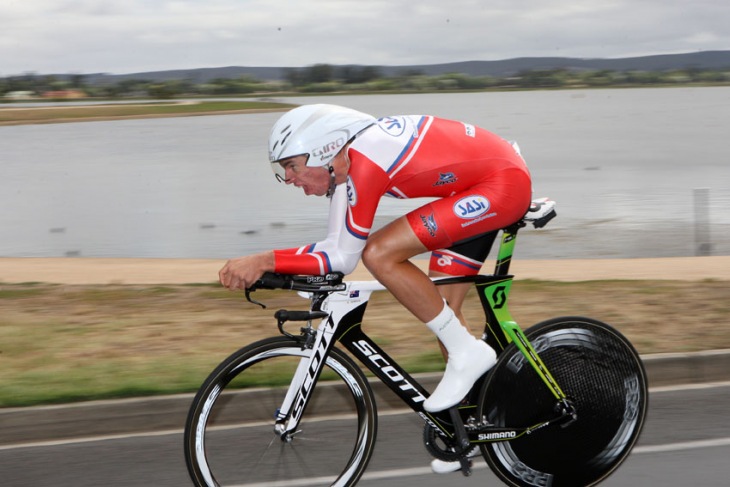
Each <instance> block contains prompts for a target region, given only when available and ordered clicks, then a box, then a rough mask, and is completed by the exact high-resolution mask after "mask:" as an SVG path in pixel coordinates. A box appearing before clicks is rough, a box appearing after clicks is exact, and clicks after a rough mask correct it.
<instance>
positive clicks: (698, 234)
mask: <svg viewBox="0 0 730 487" xmlns="http://www.w3.org/2000/svg"><path fill="white" fill-rule="evenodd" d="M694 211H695V255H697V256H706V255H712V242H711V240H710V189H709V188H695V190H694Z"/></svg>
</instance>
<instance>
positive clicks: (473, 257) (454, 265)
mask: <svg viewBox="0 0 730 487" xmlns="http://www.w3.org/2000/svg"><path fill="white" fill-rule="evenodd" d="M498 233H499V231H498V230H494V231H492V232H487V233H484V234H482V235H478V236H476V237H472V238H469V239H466V240H462V241H461V242H457V243H455V244H454V245H452V246H451V247H449V248H447V249H438V250H434V251H433V252H431V260H430V262H429V266H428V270H429V273H430V274H431V275H449V276H474V275H476V274H479V271H480V270H481V268H482V265H483V264H484V261H485V260H486V259H487V256H488V255H489V251H490V250H491V249H492V245H493V244H494V240H495V239H496V238H497V234H498Z"/></svg>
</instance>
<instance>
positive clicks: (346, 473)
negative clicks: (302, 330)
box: [185, 337, 377, 487]
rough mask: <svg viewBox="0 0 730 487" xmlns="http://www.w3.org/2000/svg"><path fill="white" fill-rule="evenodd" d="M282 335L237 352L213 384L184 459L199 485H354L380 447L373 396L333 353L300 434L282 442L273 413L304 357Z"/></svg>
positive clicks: (191, 428) (191, 426)
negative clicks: (376, 437) (376, 445)
mask: <svg viewBox="0 0 730 487" xmlns="http://www.w3.org/2000/svg"><path fill="white" fill-rule="evenodd" d="M310 354H311V350H302V348H301V346H300V344H299V342H298V341H296V340H293V339H290V338H285V337H276V338H270V339H266V340H262V341H260V342H257V343H254V344H252V345H249V346H248V347H245V348H242V349H241V350H239V351H238V352H236V353H234V354H233V355H231V356H230V357H229V358H228V359H227V360H225V361H224V362H223V363H221V365H219V366H218V368H217V369H216V370H215V371H213V373H212V374H211V375H210V376H209V377H208V378H207V379H206V381H205V382H204V383H203V385H202V387H201V388H200V390H199V391H198V394H197V395H196V396H195V399H194V400H193V404H192V406H191V408H190V412H189V414H188V419H187V421H186V424H185V460H186V463H187V466H188V471H189V473H190V476H191V478H192V480H193V482H194V484H195V485H196V486H205V487H212V486H227V485H247V486H249V485H250V486H276V485H312V486H314V485H337V486H350V485H354V484H355V483H356V482H357V480H358V479H359V478H360V476H361V475H362V473H363V471H364V470H365V467H366V466H367V463H368V461H369V459H370V455H371V454H372V450H373V446H374V444H375V436H376V428H377V416H376V410H375V403H374V400H373V395H372V391H371V389H370V386H369V384H368V382H367V380H366V379H365V377H364V375H363V374H362V372H361V371H360V369H359V368H358V367H357V365H355V364H354V363H353V362H352V360H350V359H349V358H348V357H347V356H346V355H345V354H344V353H342V352H341V351H339V350H338V349H336V348H333V349H332V350H331V352H330V355H329V357H328V358H327V361H326V366H325V367H324V369H323V371H322V375H321V377H320V379H319V382H318V383H317V384H316V386H315V389H314V392H313V395H312V397H311V399H310V402H309V404H308V405H307V409H306V411H305V412H304V415H303V417H302V420H301V423H300V424H299V429H298V430H297V431H296V432H295V433H294V434H293V435H291V436H290V437H287V438H282V437H281V436H279V435H278V434H277V433H276V432H275V431H274V416H275V415H276V412H277V409H278V408H279V407H280V406H281V405H282V402H283V400H284V396H285V395H286V391H287V388H288V386H289V383H290V382H291V380H292V376H293V374H294V371H295V369H296V367H297V365H298V364H299V361H300V359H301V358H302V357H308V356H309V355H310Z"/></svg>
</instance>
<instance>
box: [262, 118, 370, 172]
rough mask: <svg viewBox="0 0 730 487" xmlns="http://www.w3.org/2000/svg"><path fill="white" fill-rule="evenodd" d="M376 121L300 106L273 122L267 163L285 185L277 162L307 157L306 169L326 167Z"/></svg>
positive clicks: (280, 167)
mask: <svg viewBox="0 0 730 487" xmlns="http://www.w3.org/2000/svg"><path fill="white" fill-rule="evenodd" d="M375 122H376V119H375V117H373V116H372V115H368V114H367V113H363V112H358V111H357V110H352V109H350V108H345V107H341V106H337V105H325V104H317V105H302V106H300V107H297V108H294V109H293V110H290V111H289V112H287V113H285V114H284V115H283V116H282V117H281V118H280V119H279V120H277V121H276V123H275V124H274V126H273V128H272V129H271V135H270V136H269V162H271V167H272V169H273V170H274V174H276V178H277V179H278V180H280V181H284V180H285V178H286V176H285V175H284V168H283V167H282V166H281V164H279V161H281V160H283V159H287V158H289V157H294V156H299V155H305V156H307V166H314V167H317V166H326V165H328V164H329V163H330V161H331V160H332V158H333V157H334V156H335V155H337V153H338V152H339V151H340V150H341V149H342V148H343V147H344V146H345V144H347V143H348V142H349V141H350V140H351V139H352V138H353V137H355V136H356V135H357V134H359V133H360V132H362V131H363V130H365V129H366V128H368V127H369V126H371V125H373V124H374V123H375Z"/></svg>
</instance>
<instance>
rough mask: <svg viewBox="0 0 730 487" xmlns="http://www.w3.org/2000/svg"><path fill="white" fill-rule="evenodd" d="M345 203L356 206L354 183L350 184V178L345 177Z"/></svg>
mask: <svg viewBox="0 0 730 487" xmlns="http://www.w3.org/2000/svg"><path fill="white" fill-rule="evenodd" d="M347 203H348V204H349V205H350V206H355V205H356V204H357V190H356V189H355V183H353V182H352V177H350V176H347Z"/></svg>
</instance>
